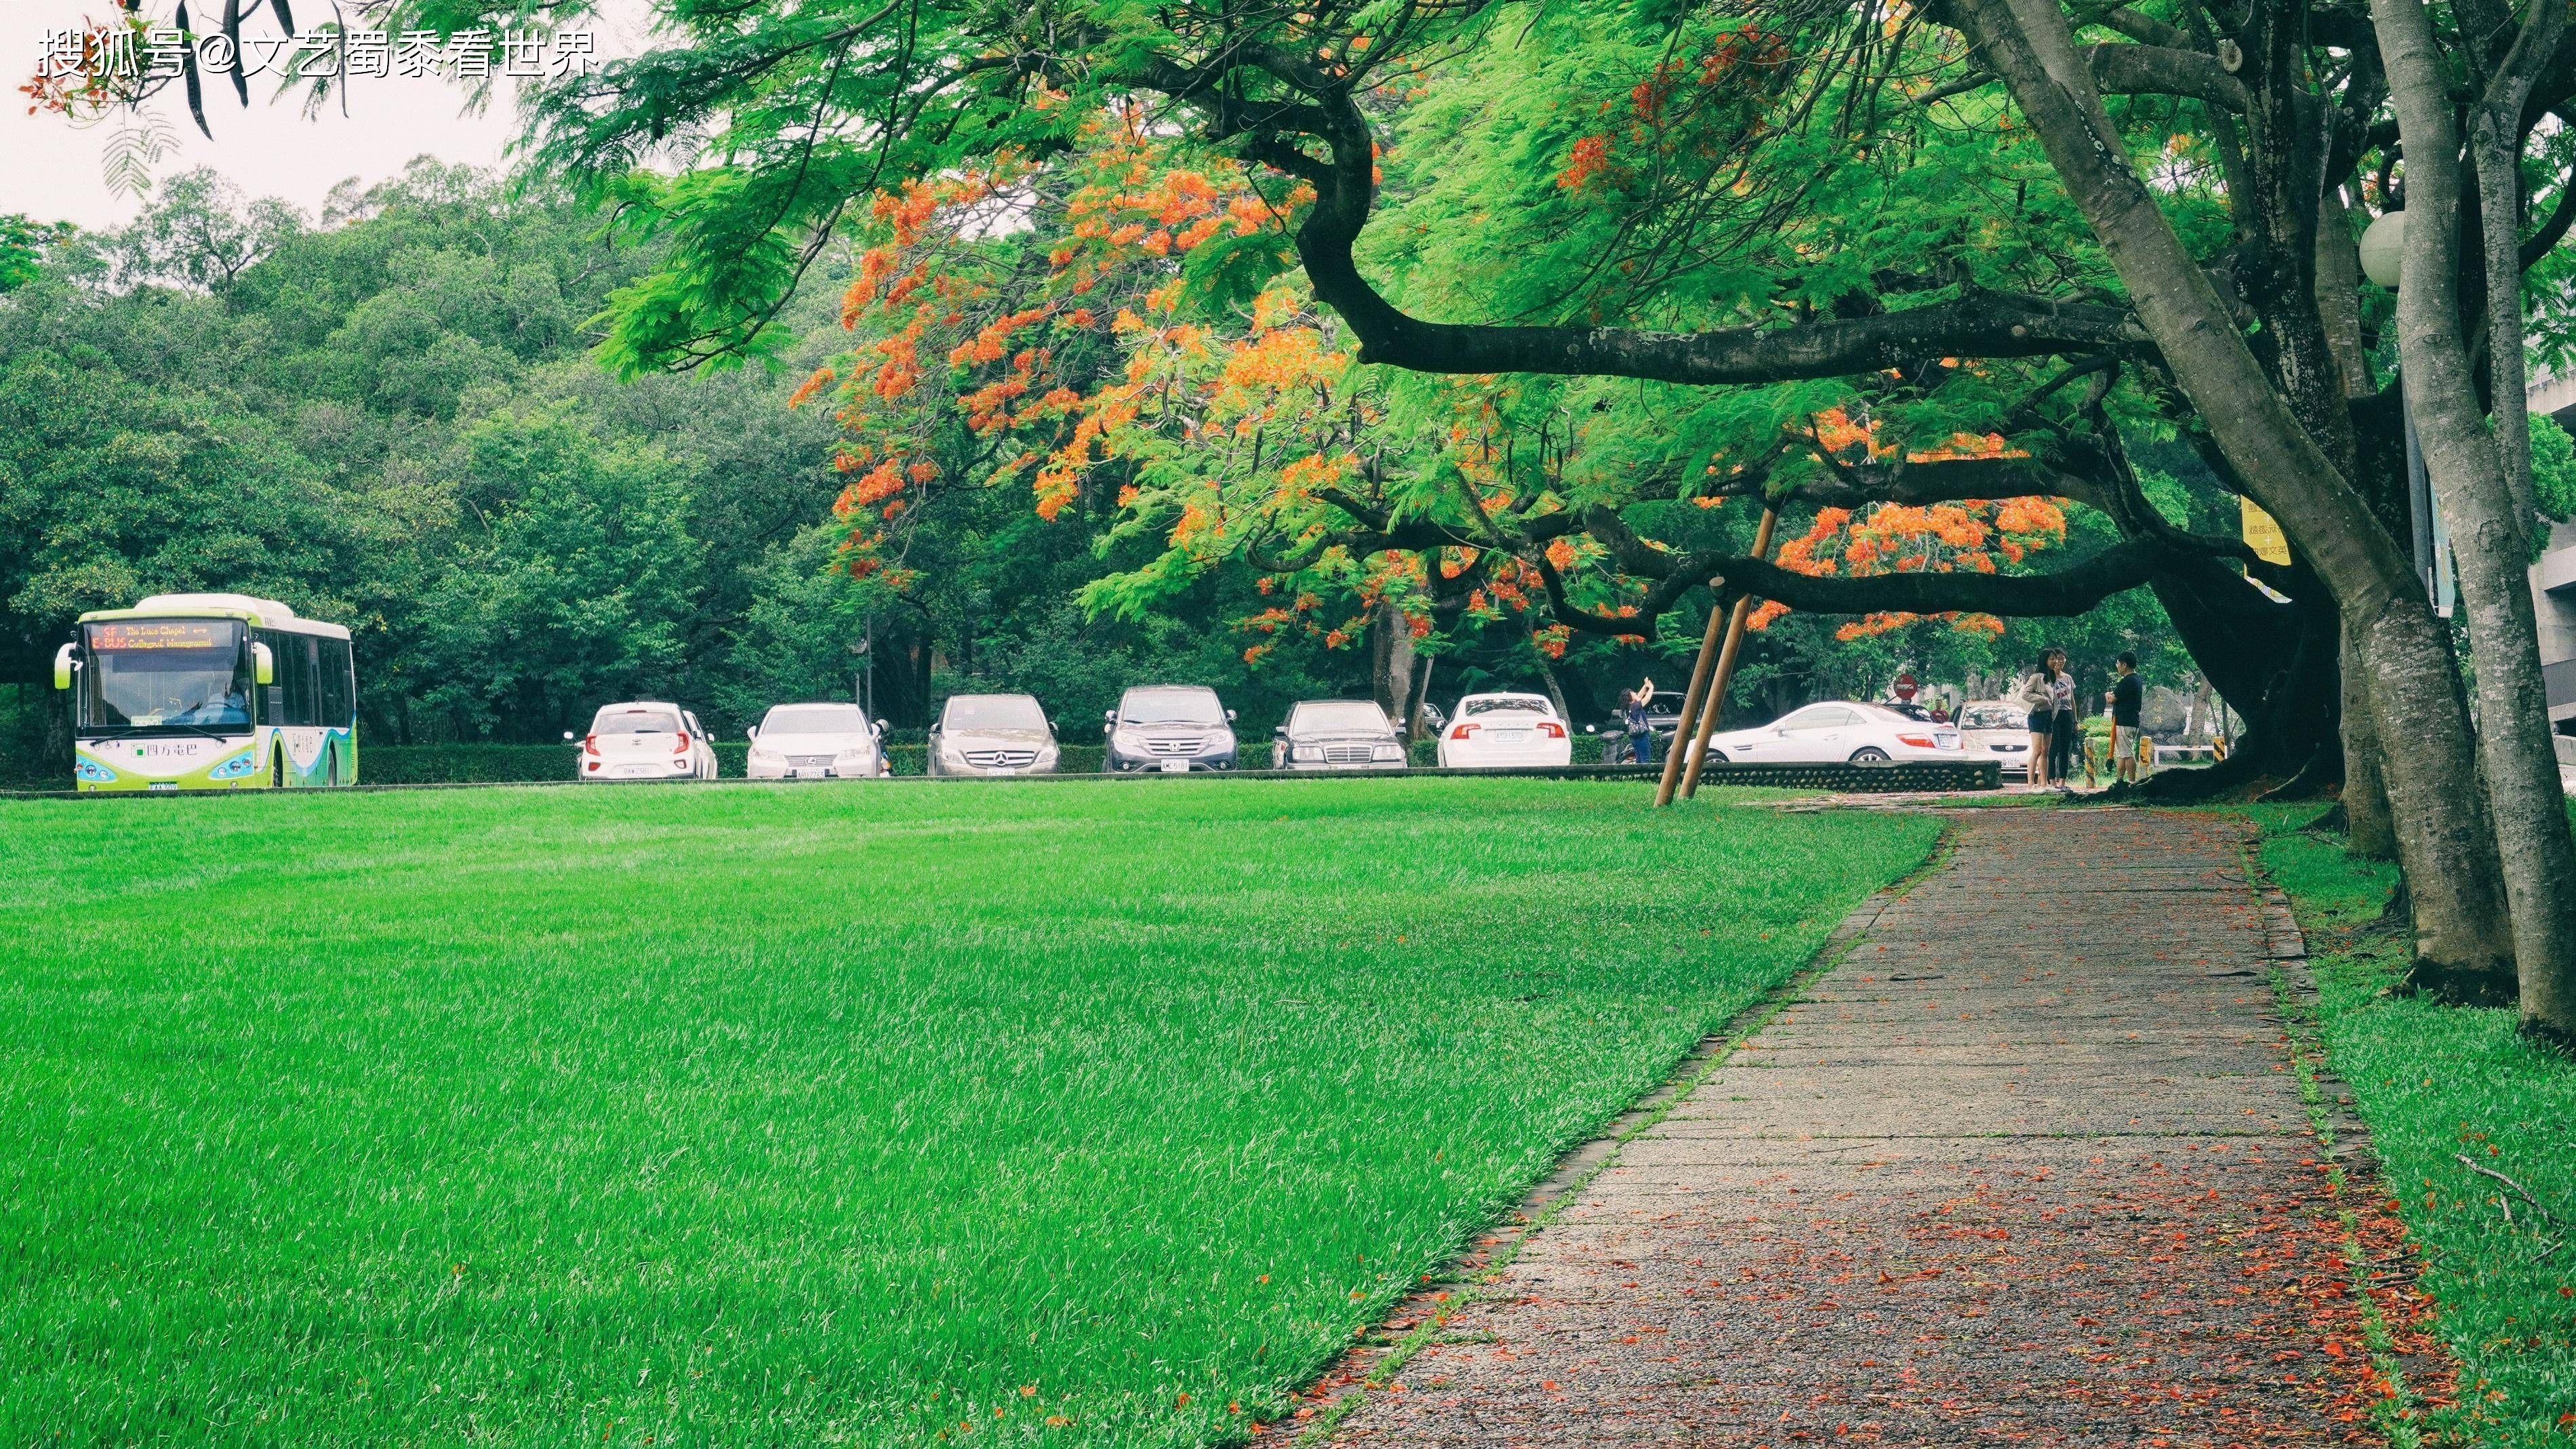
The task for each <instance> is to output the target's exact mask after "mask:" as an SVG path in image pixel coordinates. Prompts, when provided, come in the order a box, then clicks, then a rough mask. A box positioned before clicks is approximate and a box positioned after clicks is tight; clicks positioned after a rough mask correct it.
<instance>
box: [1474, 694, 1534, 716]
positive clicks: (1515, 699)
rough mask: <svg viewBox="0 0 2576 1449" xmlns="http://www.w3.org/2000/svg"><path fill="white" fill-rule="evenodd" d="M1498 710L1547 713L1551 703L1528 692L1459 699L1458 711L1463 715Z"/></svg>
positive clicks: (1520, 712)
mask: <svg viewBox="0 0 2576 1449" xmlns="http://www.w3.org/2000/svg"><path fill="white" fill-rule="evenodd" d="M1497 711H1502V712H1505V713H1516V714H1546V713H1548V712H1549V705H1548V702H1547V701H1546V700H1543V699H1540V698H1538V697H1537V696H1535V695H1528V694H1495V695H1487V696H1486V697H1484V698H1482V699H1462V700H1460V701H1458V713H1460V714H1462V715H1470V714H1493V713H1495V712H1497Z"/></svg>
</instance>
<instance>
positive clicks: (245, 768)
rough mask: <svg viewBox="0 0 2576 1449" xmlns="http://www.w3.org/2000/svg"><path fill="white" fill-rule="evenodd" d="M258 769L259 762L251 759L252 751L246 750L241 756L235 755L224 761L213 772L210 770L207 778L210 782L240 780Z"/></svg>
mask: <svg viewBox="0 0 2576 1449" xmlns="http://www.w3.org/2000/svg"><path fill="white" fill-rule="evenodd" d="M258 768H259V761H257V760H255V759H253V758H251V753H250V751H248V750H244V751H242V752H241V753H240V754H238V755H235V756H233V757H232V758H231V759H229V760H226V761H224V762H223V763H222V764H220V765H217V766H215V767H214V768H213V769H211V770H208V771H207V772H206V778H207V779H209V780H238V779H240V778H241V777H242V776H244V775H247V774H250V773H251V772H252V771H254V770H257V769H258Z"/></svg>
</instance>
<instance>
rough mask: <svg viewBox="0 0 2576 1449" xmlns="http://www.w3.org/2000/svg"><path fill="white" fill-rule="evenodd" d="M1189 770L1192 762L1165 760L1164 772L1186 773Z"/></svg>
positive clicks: (1171, 773)
mask: <svg viewBox="0 0 2576 1449" xmlns="http://www.w3.org/2000/svg"><path fill="white" fill-rule="evenodd" d="M1189 772H1190V762H1189V761H1187V760H1165V761H1164V762H1163V773H1164V774H1166V775H1186V774H1188V773H1189Z"/></svg>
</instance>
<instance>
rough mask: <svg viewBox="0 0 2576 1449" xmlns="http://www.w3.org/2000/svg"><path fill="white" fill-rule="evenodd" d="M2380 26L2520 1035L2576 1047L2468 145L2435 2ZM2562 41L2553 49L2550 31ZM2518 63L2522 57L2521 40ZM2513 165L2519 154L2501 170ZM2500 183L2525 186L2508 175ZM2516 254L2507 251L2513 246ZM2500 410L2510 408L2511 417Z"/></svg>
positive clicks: (2557, 828)
mask: <svg viewBox="0 0 2576 1449" xmlns="http://www.w3.org/2000/svg"><path fill="white" fill-rule="evenodd" d="M2537 3H2538V4H2539V5H2540V6H2541V12H2540V13H2541V14H2544V15H2548V16H2553V17H2559V18H2561V19H2562V20H2563V12H2562V11H2559V10H2556V9H2553V8H2551V7H2554V6H2556V5H2557V4H2558V3H2559V0H2537ZM2371 16H2372V20H2373V23H2374V25H2375V26H2376V28H2377V30H2378V32H2379V48H2380V55H2381V58H2382V60H2383V62H2384V63H2385V65H2386V67H2387V71H2388V81H2389V92H2390V96H2391V98H2392V99H2393V100H2394V101H2395V103H2396V107H2397V120H2398V127H2399V132H2400V134H2401V136H2402V137H2403V139H2404V142H2405V146H2406V199H2407V210H2408V213H2409V214H2410V215H2411V216H2412V217H2413V222H2412V223H2411V224H2410V225H2409V226H2408V227H2407V228H2406V255H2405V276H2404V284H2403V285H2402V286H2400V287H2399V288H2398V292H2397V327H2398V345H2399V356H2400V359H2401V361H2402V364H2403V367H2404V371H2405V375H2406V380H2407V396H2408V398H2409V400H2410V401H2411V402H2412V403H2413V405H2414V413H2415V429H2416V434H2417V436H2418V437H2419V438H2421V440H2422V442H2423V448H2424V467H2425V471H2426V472H2427V473H2428V474H2429V475H2430V476H2431V478H2432V481H2433V494H2434V500H2435V503H2436V505H2437V506H2438V507H2439V508H2440V509H2441V512H2442V520H2443V522H2444V523H2446V524H2447V525H2449V528H2450V534H2451V552H2452V556H2453V557H2454V558H2456V559H2457V560H2458V561H2459V571H2460V598H2461V601H2462V603H2463V604H2464V605H2465V606H2466V608H2467V611H2468V624H2469V643H2470V645H2471V647H2472V648H2474V649H2475V650H2476V660H2477V668H2476V671H2475V673H2476V677H2477V690H2478V709H2479V723H2480V726H2481V728H2480V729H2479V732H2478V735H2479V751H2480V755H2481V757H2482V760H2481V762H2482V763H2483V764H2484V765H2485V767H2486V783H2487V798H2488V806H2489V809H2490V810H2491V812H2492V814H2493V817H2494V822H2495V830H2496V844H2497V848H2498V851H2499V854H2500V856H2501V859H2502V863H2503V867H2504V883H2505V894H2506V897H2507V899H2508V901H2509V902H2510V903H2511V906H2512V910H2513V940H2514V956H2515V960H2516V964H2517V967H2518V976H2519V979H2520V986H2521V994H2522V1012H2523V1021H2524V1024H2525V1025H2526V1026H2527V1027H2530V1028H2532V1029H2533V1030H2536V1031H2540V1032H2544V1033H2548V1034H2552V1035H2556V1036H2560V1037H2562V1038H2565V1039H2568V1040H2576V837H2571V836H2570V835H2569V833H2568V828H2567V803H2566V797H2565V794H2564V792H2563V791H2562V790H2561V789H2560V787H2559V783H2558V761H2557V756H2556V754H2555V753H2554V752H2553V749H2552V746H2551V743H2550V738H2549V706H2548V696H2547V694H2546V692H2545V691H2544V689H2543V688H2542V684H2541V678H2540V639H2539V626H2538V623H2537V622H2536V620H2535V619H2534V617H2533V607H2532V602H2531V588H2530V584H2529V581H2528V573H2527V567H2528V565H2527V560H2528V558H2529V553H2528V547H2529V545H2528V541H2527V540H2526V538H2525V537H2524V534H2523V529H2522V518H2523V517H2524V516H2527V515H2524V514H2523V513H2522V512H2521V511H2520V510H2519V509H2518V508H2517V505H2516V503H2515V500H2514V496H2513V490H2512V487H2511V485H2510V484H2509V483H2508V482H2507V481H2506V476H2505V468H2504V461H2503V458H2502V456H2501V454H2500V452H2499V450H2498V448H2497V446H2496V440H2495V438H2494V437H2493V435H2491V434H2490V433H2489V432H2488V431H2487V424H2486V419H2485V417H2484V416H2483V415H2482V413H2481V411H2480V409H2479V406H2478V396H2477V387H2476V382H2475V378H2474V373H2473V369H2472V367H2471V365H2470V362H2469V354H2468V348H2467V344H2466V342H2465V340H2464V339H2463V338H2462V336H2461V329H2460V310H2459V297H2460V276H2459V228H2458V216H2459V207H2460V168H2459V162H2458V156H2459V144H2460V137H2459V131H2458V128H2457V127H2456V125H2455V124H2454V122H2453V119H2452V109H2451V100H2450V97H2449V94H2448V90H2447V82H2448V77H2449V70H2448V67H2447V65H2446V64H2445V62H2444V59H2443V57H2442V55H2441V52H2440V51H2439V49H2438V48H2437V47H2436V46H2435V43H2434V40H2433V26H2432V20H2431V18H2430V17H2429V16H2427V15H2426V14H2425V12H2424V6H2423V0H2371ZM2537 28H2539V27H2538V25H2537V24H2535V29H2537ZM2550 36H2551V39H2552V40H2554V36H2555V30H2554V28H2553V29H2552V30H2551V32H2550ZM2531 38H2532V37H2531V35H2530V34H2528V33H2526V34H2525V35H2524V36H2523V37H2522V39H2523V40H2524V41H2528V40H2530V39H2531ZM2515 50H2516V52H2517V53H2519V52H2520V51H2521V50H2522V44H2521V43H2520V42H2517V44H2516V46H2515ZM2534 64H2537V62H2534ZM2516 95H2517V103H2516V105H2515V107H2514V109H2515V111H2516V112H2517V114H2518V113H2519V110H2520V107H2519V103H2518V96H2519V92H2517V93H2516ZM2517 149H2518V148H2517ZM2512 159H2513V157H2512V155H2510V154H2508V155H2507V156H2506V157H2504V158H2503V159H2502V161H2500V162H2499V163H2498V164H2499V165H2509V164H2510V163H2511V161H2512ZM2504 184H2505V185H2507V186H2510V185H2512V184H2513V183H2512V181H2511V178H2510V176H2509V175H2508V176H2507V177H2506V178H2504ZM2511 211H2512V208H2510V207H2507V208H2506V215H2505V216H2503V217H2501V218H2498V220H2500V221H2502V222H2503V223H2504V224H2505V225H2507V226H2511V225H2512V224H2513V223H2514V217H2513V216H2512V214H2511ZM2505 242H2506V246H2507V248H2508V250H2509V249H2510V248H2511V247H2512V245H2513V244H2514V239H2513V234H2512V233H2510V232H2508V234H2507V236H2506V238H2505ZM2512 271H2513V275H2511V276H2508V277H2502V278H2496V279H2494V280H2495V281H2497V282H2500V283H2502V284H2504V285H2506V286H2508V287H2518V286H2519V285H2520V271H2519V267H2518V265H2517V266H2515V267H2514V268H2512ZM2515 330H2516V331H2517V332H2518V331H2519V330H2520V327H2519V312H2518V310H2517V311H2516V312H2515ZM2515 370H2516V371H2517V372H2518V371H2519V368H2518V367H2517V368H2516V369H2515ZM2496 382H2497V386H2498V388H2499V389H2502V388H2503V387H2504V386H2505V379H2504V378H2503V377H2501V376H2499V377H2498V378H2497V379H2496ZM2498 401H2499V403H2500V404H2501V402H2502V398H2501V395H2499V398H2498ZM2502 411H2503V410H2502V408H2501V406H2500V407H2499V414H2500V416H2501V414H2502Z"/></svg>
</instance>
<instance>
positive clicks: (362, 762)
mask: <svg viewBox="0 0 2576 1449" xmlns="http://www.w3.org/2000/svg"><path fill="white" fill-rule="evenodd" d="M909 733H911V734H912V735H913V736H914V738H913V739H912V740H910V741H905V740H903V738H902V733H901V732H897V733H895V739H896V740H897V743H894V744H890V745H888V746H887V747H886V754H887V757H888V759H889V760H890V761H891V762H892V764H893V766H894V772H895V773H896V774H898V775H918V774H921V773H922V769H923V756H924V755H925V753H926V752H927V746H925V745H923V744H921V743H920V741H919V731H910V732H909ZM1601 744H1602V741H1601V737H1600V736H1598V735H1578V736H1576V737H1575V740H1574V763H1575V764H1578V765H1597V764H1599V763H1600V762H1601ZM1062 748H1063V754H1062V757H1061V759H1060V760H1059V762H1058V765H1057V769H1058V771H1059V772H1060V773H1063V774H1068V775H1073V774H1096V773H1098V772H1099V770H1100V766H1101V755H1102V749H1101V747H1100V746H1098V745H1065V746H1063V747H1062ZM750 749H751V747H750V746H749V745H748V744H744V743H740V742H721V743H718V744H717V746H716V765H717V768H718V770H719V771H721V772H722V773H723V774H724V775H725V776H726V777H727V778H729V779H733V778H739V777H740V776H741V775H742V774H743V773H744V756H745V755H746V754H747V753H748V752H749V751H750ZM576 753H577V749H576V747H575V746H572V745H485V744H461V745H384V744H371V743H369V742H367V741H365V740H363V739H362V740H360V741H359V742H358V777H359V780H360V781H361V782H362V783H364V784H369V785H480V784H502V783H517V782H526V781H545V780H569V779H571V778H572V777H573V770H574V756H575V754H576ZM1412 760H1413V763H1414V764H1416V765H1419V766H1424V767H1428V766H1431V765H1435V764H1438V763H1439V753H1438V747H1437V745H1436V744H1435V742H1433V741H1431V740H1422V741H1419V742H1417V743H1416V744H1415V745H1414V746H1413V751H1412ZM1269 764H1270V742H1269V741H1267V740H1246V741H1244V742H1243V751H1242V766H1243V768H1244V769H1247V770H1259V769H1265V768H1267V767H1268V766H1269ZM70 785H71V782H70V781H69V780H67V779H64V778H62V777H61V776H60V775H58V774H56V773H55V772H53V771H50V770H45V769H41V768H38V767H37V766H36V763H35V762H34V761H29V760H20V759H11V758H0V790H62V789H69V788H70Z"/></svg>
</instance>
